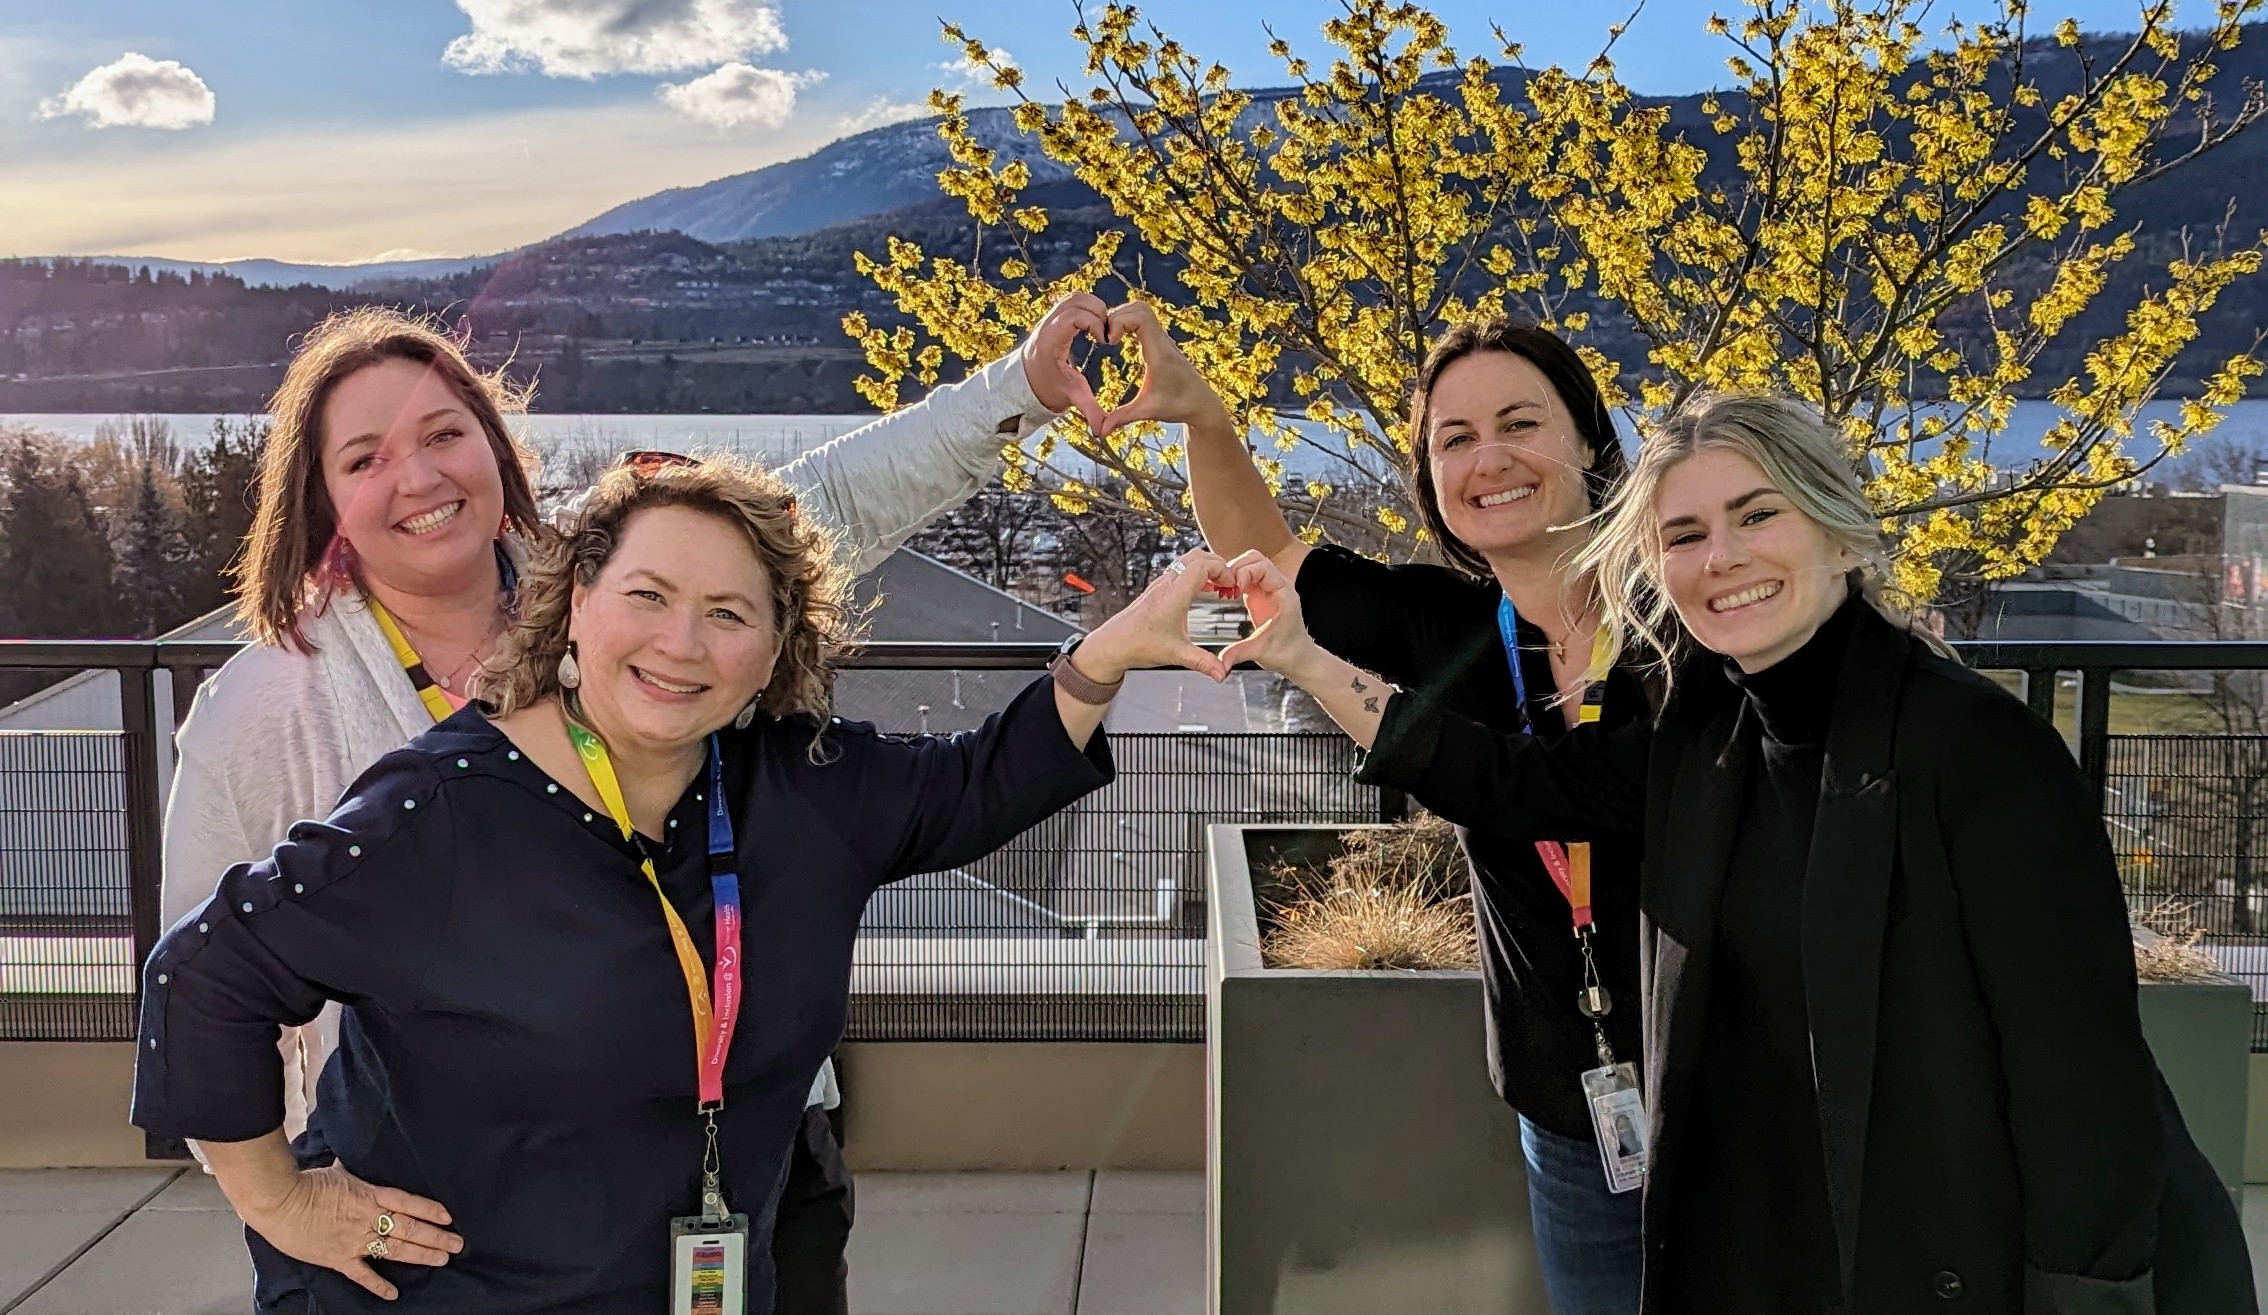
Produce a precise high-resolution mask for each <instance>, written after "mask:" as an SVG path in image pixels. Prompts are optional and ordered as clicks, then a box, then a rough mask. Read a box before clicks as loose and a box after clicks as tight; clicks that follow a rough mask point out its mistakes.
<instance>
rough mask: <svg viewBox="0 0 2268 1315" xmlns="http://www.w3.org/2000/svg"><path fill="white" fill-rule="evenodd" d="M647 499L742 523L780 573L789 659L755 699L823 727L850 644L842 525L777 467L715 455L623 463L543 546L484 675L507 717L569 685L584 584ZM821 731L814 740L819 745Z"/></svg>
mask: <svg viewBox="0 0 2268 1315" xmlns="http://www.w3.org/2000/svg"><path fill="white" fill-rule="evenodd" d="M648 507H684V508H687V509H689V510H693V511H699V512H706V513H708V514H709V515H712V516H716V517H718V518H720V519H722V520H725V521H729V522H731V523H732V524H734V525H737V526H739V527H740V528H741V529H742V530H743V531H744V532H745V533H746V534H747V535H748V541H749V546H750V548H751V549H752V550H753V551H754V552H755V554H756V560H757V561H758V562H760V563H762V564H763V567H764V574H765V576H766V577H767V578H768V579H769V580H770V581H771V588H772V598H771V602H772V621H773V624H774V625H775V626H776V627H777V629H778V633H779V636H780V658H779V662H778V663H777V664H776V665H775V666H774V667H773V668H772V680H771V683H770V684H768V685H766V686H765V687H764V691H763V693H762V694H761V695H760V696H758V698H757V700H756V708H757V711H759V712H762V713H765V714H767V715H769V716H773V717H787V716H792V715H795V714H798V713H803V714H808V715H810V716H813V717H817V718H818V719H819V720H820V723H821V724H822V726H823V725H824V724H825V722H826V718H827V713H828V710H829V708H830V706H831V705H832V700H833V689H834V666H833V664H834V659H835V657H836V656H837V655H838V654H840V653H841V652H843V651H844V650H845V649H846V648H847V647H849V645H850V643H851V639H852V636H851V627H852V623H853V617H852V613H851V606H850V584H851V576H850V572H849V571H848V570H846V569H845V568H844V567H843V565H842V563H840V562H838V561H837V560H835V536H834V534H833V532H832V531H830V530H828V529H826V528H824V527H822V526H819V525H815V524H813V523H812V519H811V517H809V516H804V515H798V514H797V512H796V509H795V495H794V494H793V493H792V492H791V491H790V490H789V488H788V486H787V484H786V483H785V482H784V481H782V480H781V479H780V477H779V476H777V475H774V474H772V473H771V472H770V471H768V470H765V469H763V468H762V467H761V466H758V465H756V464H755V463H753V462H750V461H747V460H744V459H742V458H740V457H736V456H730V455H721V454H720V455H714V456H707V457H704V458H702V459H701V460H700V461H698V462H694V463H690V464H686V465H679V466H664V467H662V468H660V469H658V470H655V471H653V472H652V473H650V474H643V475H642V474H640V473H638V472H637V471H636V470H633V469H632V468H630V467H629V466H616V467H615V468H614V469H612V470H610V471H608V472H607V473H606V474H604V475H601V476H600V477H599V481H598V483H597V484H595V485H593V486H592V488H591V492H590V496H589V497H588V498H587V499H585V500H584V502H583V504H582V506H581V507H580V508H579V509H578V511H577V513H576V515H577V519H576V522H575V524H573V525H572V526H570V527H567V528H566V529H565V530H564V532H562V533H560V534H557V535H553V536H551V537H550V538H549V539H548V540H547V541H546V542H544V543H543V544H541V545H540V546H538V547H537V548H536V550H535V551H534V553H533V554H532V556H531V558H530V561H529V563H528V569H527V570H526V571H525V572H523V573H522V574H521V576H520V621H519V624H518V625H517V626H515V627H513V629H512V630H511V631H510V633H508V634H507V635H505V637H504V642H503V643H502V644H500V645H498V646H497V650H496V655H495V656H494V657H492V658H490V659H489V660H488V662H487V664H486V665H485V666H484V667H483V668H482V674H481V676H480V678H479V680H478V682H477V683H476V685H475V689H476V691H477V692H478V693H479V695H480V697H481V698H483V699H486V700H487V701H488V702H490V703H491V704H494V705H495V708H496V712H497V714H498V715H500V716H501V715H504V714H507V713H510V712H513V711H516V710H518V709H520V708H524V707H527V706H528V705H529V704H531V703H535V702H537V701H539V700H542V699H545V698H548V697H550V696H552V695H554V694H557V693H559V692H560V686H559V659H560V657H561V656H562V655H563V654H565V653H566V652H567V627H568V622H569V621H570V620H571V619H572V613H573V598H574V591H575V586H576V585H578V584H580V585H583V586H586V587H588V586H589V585H590V584H592V583H593V582H594V581H596V580H597V579H598V577H599V572H600V571H601V570H602V569H604V568H605V566H606V564H607V562H608V561H609V560H610V559H611V558H612V557H613V556H614V550H615V548H616V547H617V546H618V545H619V544H620V543H621V542H622V529H623V526H624V525H626V524H628V522H629V520H630V517H631V516H632V515H633V514H635V513H637V512H639V511H642V510H644V509H646V508H648ZM816 743H817V741H816V740H814V744H815V745H816Z"/></svg>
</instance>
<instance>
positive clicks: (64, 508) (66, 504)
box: [0, 436, 119, 639]
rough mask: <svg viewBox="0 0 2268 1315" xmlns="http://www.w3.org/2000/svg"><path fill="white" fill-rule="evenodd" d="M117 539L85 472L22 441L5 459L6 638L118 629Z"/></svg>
mask: <svg viewBox="0 0 2268 1315" xmlns="http://www.w3.org/2000/svg"><path fill="white" fill-rule="evenodd" d="M112 573H113V572H112V555H111V550H110V536H109V535H108V534H107V533H106V532H105V527H104V525H103V523H102V519H101V518H100V517H99V516H98V515H97V514H96V512H95V508H94V503H93V501H92V500H91V499H90V498H88V496H87V489H86V484H85V481H84V480H83V479H81V478H80V475H79V471H78V468H77V467H76V466H74V465H72V464H70V463H68V462H64V461H59V460H57V459H55V456H54V454H53V452H52V451H51V450H49V449H47V448H44V447H42V446H41V445H40V444H39V443H38V442H37V441H36V440H35V439H33V438H30V437H28V436H18V437H17V438H16V440H15V441H14V443H13V444H12V445H10V447H9V448H8V449H7V453H6V456H5V459H4V461H0V633H5V634H9V635H21V636H27V637H32V638H42V639H83V638H89V637H93V636H98V635H110V634H115V633H117V632H118V629H119V615H118V613H119V609H118V606H117V597H116V595H115V594H114V593H113V592H112V588H111V576H112Z"/></svg>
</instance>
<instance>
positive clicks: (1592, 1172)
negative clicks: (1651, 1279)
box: [1520, 1115, 1646, 1315]
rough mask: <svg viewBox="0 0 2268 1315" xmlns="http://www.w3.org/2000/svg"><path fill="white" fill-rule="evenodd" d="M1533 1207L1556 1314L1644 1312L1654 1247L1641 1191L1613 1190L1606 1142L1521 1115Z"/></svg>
mask: <svg viewBox="0 0 2268 1315" xmlns="http://www.w3.org/2000/svg"><path fill="white" fill-rule="evenodd" d="M1520 1150H1521V1153H1522V1154H1523V1156H1524V1157H1525V1158H1526V1159H1527V1162H1528V1213H1529V1215H1530V1217H1531V1218H1532V1219H1533V1220H1534V1225H1535V1231H1536V1254H1537V1255H1539V1256H1541V1257H1542V1258H1543V1277H1544V1288H1545V1289H1546V1290H1547V1291H1549V1292H1550V1294H1551V1308H1552V1311H1553V1312H1554V1315H1637V1311H1638V1277H1639V1274H1640V1273H1641V1272H1642V1270H1643V1268H1644V1265H1645V1259H1646V1250H1645V1245H1644V1242H1643V1240H1642V1238H1641V1237H1640V1232H1639V1224H1640V1216H1639V1205H1638V1202H1639V1198H1640V1197H1641V1196H1643V1195H1644V1193H1643V1192H1635V1191H1633V1192H1624V1193H1623V1194H1622V1195H1620V1196H1617V1195H1615V1194H1614V1193H1612V1192H1609V1191H1608V1190H1607V1181H1606V1170H1605V1168H1604V1167H1603V1166H1602V1165H1600V1163H1599V1148H1598V1147H1597V1146H1595V1145H1593V1144H1592V1142H1591V1140H1590V1139H1589V1138H1584V1139H1583V1140H1581V1141H1577V1140H1575V1139H1573V1138H1570V1137H1562V1136H1560V1135H1559V1134H1558V1133H1556V1132H1550V1131H1547V1130H1545V1129H1543V1128H1539V1127H1537V1126H1536V1125H1535V1124H1533V1123H1530V1122H1529V1121H1528V1119H1527V1116H1526V1115H1522V1116H1521V1118H1520Z"/></svg>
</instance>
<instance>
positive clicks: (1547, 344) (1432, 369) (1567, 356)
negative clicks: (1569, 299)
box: [1409, 316, 1630, 579]
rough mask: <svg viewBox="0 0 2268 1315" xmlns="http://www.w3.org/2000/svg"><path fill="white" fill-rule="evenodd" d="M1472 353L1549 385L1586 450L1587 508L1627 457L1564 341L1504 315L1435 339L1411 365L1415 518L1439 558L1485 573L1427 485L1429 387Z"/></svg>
mask: <svg viewBox="0 0 2268 1315" xmlns="http://www.w3.org/2000/svg"><path fill="white" fill-rule="evenodd" d="M1475 352H1509V353H1511V354H1512V355H1514V356H1517V357H1519V358H1520V359H1521V360H1524V361H1526V362H1527V363H1528V364H1530V365H1532V366H1534V367H1536V369H1538V370H1540V371H1542V372H1543V377H1544V379H1545V380H1546V381H1547V382H1549V383H1550V384H1551V387H1552V391H1553V392H1556V393H1558V394H1559V400H1560V401H1561V402H1563V403H1565V404H1566V407H1567V414H1568V415H1569V416H1570V417H1571V418H1572V419H1573V420H1574V422H1575V434H1576V437H1578V438H1580V439H1582V440H1583V442H1584V444H1585V445H1586V446H1588V447H1589V448H1590V449H1591V464H1590V465H1588V466H1586V467H1584V469H1583V492H1584V494H1585V496H1586V498H1587V499H1588V501H1589V504H1590V508H1591V510H1592V511H1597V510H1598V509H1599V508H1600V507H1602V506H1604V505H1606V500H1607V495H1609V494H1611V493H1613V492H1614V490H1615V489H1616V488H1617V487H1619V486H1620V485H1621V483H1622V478H1623V476H1624V475H1626V474H1628V473H1629V471H1630V463H1629V460H1628V458H1626V457H1625V456H1624V455H1623V452H1622V438H1621V436H1620V435H1619V434H1617V433H1616V432H1615V428H1614V413H1613V412H1611V411H1609V410H1607V404H1606V399H1605V398H1604V397H1602V396H1601V395H1600V393H1599V385H1598V381H1597V380H1596V379H1594V378H1593V377H1592V376H1591V367H1590V366H1588V365H1585V364H1584V363H1583V358H1582V357H1581V356H1579V355H1577V354H1576V352H1575V349H1574V348H1573V347H1570V346H1568V345H1567V340H1566V339H1564V338H1561V337H1560V336H1559V335H1558V334H1556V333H1553V332H1551V331H1550V330H1548V329H1541V328H1538V327H1536V325H1534V324H1533V323H1530V322H1529V321H1526V320H1516V319H1511V318H1509V317H1506V316H1493V317H1491V318H1488V319H1484V320H1467V321H1465V322H1464V323H1462V324H1459V325H1457V326H1456V327H1454V328H1452V329H1450V330H1449V331H1448V332H1447V333H1444V334H1442V335H1441V336H1440V337H1439V338H1437V339H1435V340H1434V343H1433V348H1432V350H1430V351H1428V352H1427V353H1426V356H1425V363H1424V364H1423V365H1420V366H1419V367H1418V373H1417V384H1416V386H1415V387H1414V388H1413V389H1412V390H1411V393H1410V428H1409V439H1410V483H1411V486H1412V487H1413V488H1414V489H1415V491H1416V494H1417V505H1418V518H1419V519H1420V520H1422V521H1423V522H1424V523H1425V528H1426V532H1427V533H1429V534H1431V535H1432V536H1433V541H1434V542H1435V543H1438V544H1440V545H1441V556H1442V558H1443V559H1444V560H1446V561H1447V562H1448V563H1449V564H1450V565H1451V566H1454V567H1456V568H1457V569H1459V570H1461V571H1464V572H1466V573H1467V574H1470V575H1474V576H1479V577H1481V578H1483V579H1486V578H1488V576H1489V567H1488V559H1487V558H1485V557H1483V556H1481V555H1480V554H1479V553H1478V552H1475V551H1474V550H1473V549H1472V548H1471V547H1470V546H1469V545H1467V544H1466V543H1465V542H1464V541H1463V540H1461V539H1459V538H1458V537H1457V536H1456V535H1454V534H1451V533H1450V532H1449V523H1448V522H1447V521H1446V520H1444V519H1442V516H1441V499H1440V497H1439V495H1437V494H1436V493H1435V492H1434V490H1433V453H1432V450H1431V442H1430V440H1429V439H1428V437H1427V434H1426V430H1427V426H1428V425H1429V424H1430V423H1431V421H1432V414H1431V412H1432V401H1433V387H1434V385H1435V384H1436V383H1438V382H1439V381H1440V379H1441V372H1442V371H1443V370H1446V369H1448V368H1449V367H1450V366H1451V365H1453V364H1455V363H1456V362H1458V361H1461V360H1463V359H1465V358H1466V357H1468V356H1471V355H1472V354H1474V353H1475Z"/></svg>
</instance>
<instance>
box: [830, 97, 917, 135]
mask: <svg viewBox="0 0 2268 1315" xmlns="http://www.w3.org/2000/svg"><path fill="white" fill-rule="evenodd" d="M930 113H931V110H930V108H929V102H928V101H926V100H907V101H896V100H891V99H890V98H889V97H887V96H877V97H875V98H874V100H873V102H872V103H870V104H869V105H867V107H866V108H865V109H863V110H860V111H859V112H858V113H856V114H846V115H844V116H843V117H841V118H840V119H837V120H836V121H835V126H836V127H837V128H839V129H841V130H842V132H843V135H844V136H846V137H847V136H850V135H851V134H853V133H861V132H865V131H866V130H867V129H869V128H879V127H881V126H882V125H884V124H886V123H904V122H906V121H907V120H908V119H926V118H928V117H929V115H930Z"/></svg>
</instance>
